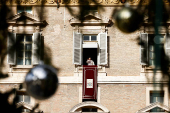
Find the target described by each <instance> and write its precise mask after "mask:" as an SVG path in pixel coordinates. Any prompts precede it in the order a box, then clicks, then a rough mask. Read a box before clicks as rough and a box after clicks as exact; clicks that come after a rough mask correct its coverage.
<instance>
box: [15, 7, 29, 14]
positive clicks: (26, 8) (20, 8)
mask: <svg viewBox="0 0 170 113" xmlns="http://www.w3.org/2000/svg"><path fill="white" fill-rule="evenodd" d="M21 12H27V13H31V14H32V6H18V7H17V13H21Z"/></svg>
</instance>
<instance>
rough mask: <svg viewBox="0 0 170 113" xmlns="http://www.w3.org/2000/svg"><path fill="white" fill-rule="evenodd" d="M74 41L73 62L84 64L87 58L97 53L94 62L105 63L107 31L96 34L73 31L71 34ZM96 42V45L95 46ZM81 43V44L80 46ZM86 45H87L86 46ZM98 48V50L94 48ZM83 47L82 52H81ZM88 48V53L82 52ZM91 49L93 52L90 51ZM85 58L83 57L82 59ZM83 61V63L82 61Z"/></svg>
mask: <svg viewBox="0 0 170 113" xmlns="http://www.w3.org/2000/svg"><path fill="white" fill-rule="evenodd" d="M73 42H74V52H73V53H74V54H73V55H74V57H73V62H74V64H77V65H85V64H86V60H87V58H89V57H90V58H91V57H92V56H94V55H95V52H97V53H96V55H97V57H96V58H97V59H94V58H95V57H94V58H93V60H96V63H95V64H98V65H106V64H107V33H99V34H98V35H82V34H81V33H74V35H73ZM83 44H84V45H83ZM96 44H98V47H97V46H95V45H96ZM82 45H83V46H82ZM87 46H88V47H87ZM95 48H96V49H98V51H97V50H96V49H95ZM82 49H83V52H82ZM87 49H88V51H89V52H88V53H87V54H88V55H87V54H85V55H83V53H86V52H84V51H85V50H87ZM91 50H95V51H93V53H91ZM84 58H85V59H84ZM83 62H85V63H83Z"/></svg>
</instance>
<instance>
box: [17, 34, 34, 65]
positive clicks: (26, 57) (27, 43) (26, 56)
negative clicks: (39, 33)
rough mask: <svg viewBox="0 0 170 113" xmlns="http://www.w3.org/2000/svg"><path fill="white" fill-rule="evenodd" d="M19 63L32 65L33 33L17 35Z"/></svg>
mask: <svg viewBox="0 0 170 113" xmlns="http://www.w3.org/2000/svg"><path fill="white" fill-rule="evenodd" d="M17 41H19V44H17V51H16V53H17V65H31V64H32V63H31V61H32V35H17Z"/></svg>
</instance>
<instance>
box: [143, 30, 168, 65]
mask: <svg viewBox="0 0 170 113" xmlns="http://www.w3.org/2000/svg"><path fill="white" fill-rule="evenodd" d="M140 40H141V64H142V65H147V66H154V65H155V62H154V61H155V57H156V56H155V52H157V53H158V54H159V55H160V56H159V58H161V55H163V54H166V51H167V50H168V49H167V47H165V46H164V44H165V45H169V43H168V41H165V40H167V35H163V34H162V35H158V36H155V35H154V34H148V33H142V34H141V36H140ZM155 48H156V50H155ZM166 55H168V54H166ZM167 57H168V56H167Z"/></svg>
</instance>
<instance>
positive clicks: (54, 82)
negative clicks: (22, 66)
mask: <svg viewBox="0 0 170 113" xmlns="http://www.w3.org/2000/svg"><path fill="white" fill-rule="evenodd" d="M56 73H57V72H56V70H55V69H54V68H53V67H51V66H48V65H38V66H36V67H34V68H32V69H31V70H30V71H29V72H28V74H27V75H26V78H25V84H26V90H27V93H28V94H29V95H30V96H32V97H34V98H36V99H39V100H42V99H47V98H49V97H50V96H52V95H53V94H54V93H55V91H56V90H57V87H58V78H57V74H56Z"/></svg>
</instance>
